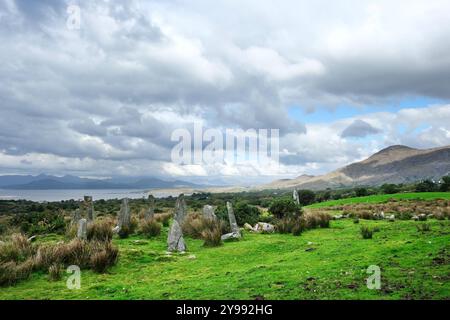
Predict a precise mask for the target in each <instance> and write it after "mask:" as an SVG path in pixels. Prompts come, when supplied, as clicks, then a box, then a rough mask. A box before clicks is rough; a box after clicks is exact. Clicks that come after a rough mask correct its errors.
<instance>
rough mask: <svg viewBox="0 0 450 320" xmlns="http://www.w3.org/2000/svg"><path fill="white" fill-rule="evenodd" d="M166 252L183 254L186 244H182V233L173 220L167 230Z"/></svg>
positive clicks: (176, 222) (178, 225)
mask: <svg viewBox="0 0 450 320" xmlns="http://www.w3.org/2000/svg"><path fill="white" fill-rule="evenodd" d="M167 247H168V249H167V251H169V252H173V251H178V252H185V251H186V249H187V248H186V244H185V243H184V238H183V231H182V230H181V227H180V224H179V223H178V221H177V220H174V221H173V223H172V226H171V227H170V230H169V236H168V237H167Z"/></svg>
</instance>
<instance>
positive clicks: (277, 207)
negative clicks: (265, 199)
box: [269, 199, 302, 219]
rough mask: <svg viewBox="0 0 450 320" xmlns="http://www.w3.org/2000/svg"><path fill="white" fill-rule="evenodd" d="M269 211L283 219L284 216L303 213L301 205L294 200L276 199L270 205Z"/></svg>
mask: <svg viewBox="0 0 450 320" xmlns="http://www.w3.org/2000/svg"><path fill="white" fill-rule="evenodd" d="M269 212H270V213H271V214H272V215H273V216H275V217H277V218H279V219H281V218H283V217H296V216H298V215H300V214H301V212H302V211H301V207H300V206H298V205H297V204H296V203H295V202H294V201H293V200H286V199H281V200H275V201H273V202H272V204H271V205H270V207H269Z"/></svg>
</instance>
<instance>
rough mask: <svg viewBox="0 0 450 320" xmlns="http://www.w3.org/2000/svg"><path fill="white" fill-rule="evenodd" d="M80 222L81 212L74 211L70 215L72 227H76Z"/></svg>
mask: <svg viewBox="0 0 450 320" xmlns="http://www.w3.org/2000/svg"><path fill="white" fill-rule="evenodd" d="M80 220H81V210H80V209H76V210H75V211H74V212H73V213H72V222H71V224H72V225H75V226H77V225H78V221H80Z"/></svg>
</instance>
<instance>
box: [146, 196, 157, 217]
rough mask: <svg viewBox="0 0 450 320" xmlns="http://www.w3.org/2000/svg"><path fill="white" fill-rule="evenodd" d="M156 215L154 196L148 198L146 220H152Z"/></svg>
mask: <svg viewBox="0 0 450 320" xmlns="http://www.w3.org/2000/svg"><path fill="white" fill-rule="evenodd" d="M154 215H155V197H154V196H153V195H151V194H150V195H149V196H148V209H147V212H146V213H145V219H146V220H150V219H152V218H153V216H154Z"/></svg>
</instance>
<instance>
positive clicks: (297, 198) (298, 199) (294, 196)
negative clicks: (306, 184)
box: [292, 189, 300, 205]
mask: <svg viewBox="0 0 450 320" xmlns="http://www.w3.org/2000/svg"><path fill="white" fill-rule="evenodd" d="M292 198H293V199H294V202H295V203H296V204H297V205H300V197H299V196H298V192H297V190H295V189H294V192H293V193H292Z"/></svg>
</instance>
